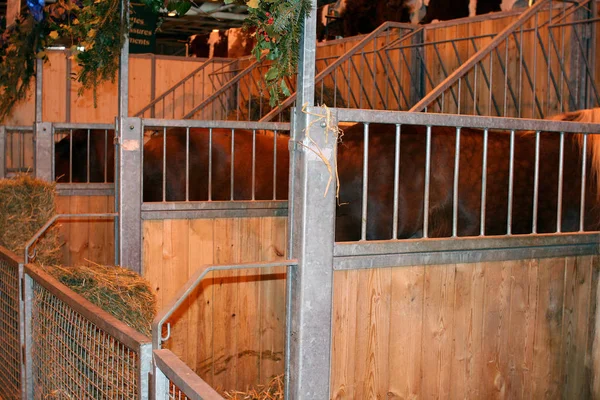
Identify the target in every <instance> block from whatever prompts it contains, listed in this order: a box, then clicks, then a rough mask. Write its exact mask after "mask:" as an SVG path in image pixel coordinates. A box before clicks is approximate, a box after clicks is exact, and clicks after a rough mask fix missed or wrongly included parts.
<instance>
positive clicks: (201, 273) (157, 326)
mask: <svg viewBox="0 0 600 400" xmlns="http://www.w3.org/2000/svg"><path fill="white" fill-rule="evenodd" d="M297 265H298V260H296V259H289V260H283V261H272V262H255V263H241V264H228V265H215V264H213V265H210V264H208V265H205V266H206V267H207V268H206V269H204V268H198V270H197V271H196V273H194V275H192V276H191V277H190V279H188V281H187V282H186V283H185V285H183V287H182V288H181V289H180V290H179V292H178V293H177V295H176V296H175V297H174V298H173V300H172V301H171V302H170V303H169V304H167V305H166V306H165V307H163V309H162V310H161V311H160V312H159V313H158V314H157V315H156V318H154V321H152V348H153V349H154V350H157V349H160V348H161V345H162V342H164V341H165V340H167V339H169V336H170V335H171V325H170V324H167V336H166V337H163V336H162V328H163V325H164V324H165V322H166V321H167V319H168V318H169V317H170V316H171V315H173V313H174V312H175V311H176V310H177V309H178V308H179V306H180V305H181V304H182V303H183V302H184V301H185V300H186V299H187V298H188V297H189V296H190V295H191V294H192V292H193V291H194V289H196V287H198V285H199V284H200V282H202V280H203V279H204V278H205V277H206V275H208V274H209V273H210V272H214V271H231V270H236V269H257V268H261V269H262V268H271V267H282V266H288V267H295V266H297ZM289 307H290V304H287V305H286V309H287V310H288V311H289ZM286 312H287V311H286ZM288 328H289V327H288Z"/></svg>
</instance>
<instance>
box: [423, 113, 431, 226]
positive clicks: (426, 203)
mask: <svg viewBox="0 0 600 400" xmlns="http://www.w3.org/2000/svg"><path fill="white" fill-rule="evenodd" d="M430 181H431V125H427V142H426V144H425V188H424V196H423V238H427V237H429V184H430Z"/></svg>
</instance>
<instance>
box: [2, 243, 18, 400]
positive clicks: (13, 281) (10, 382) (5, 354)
mask: <svg viewBox="0 0 600 400" xmlns="http://www.w3.org/2000/svg"><path fill="white" fill-rule="evenodd" d="M19 292H20V290H19V263H18V261H17V260H15V259H14V258H13V257H11V256H9V255H7V254H5V253H4V251H3V250H2V249H1V248H0V398H5V399H9V398H10V399H11V398H19V397H20V396H21V382H22V380H21V344H20V340H21V339H20V335H21V329H20V324H21V322H20V321H21V315H20V308H19Z"/></svg>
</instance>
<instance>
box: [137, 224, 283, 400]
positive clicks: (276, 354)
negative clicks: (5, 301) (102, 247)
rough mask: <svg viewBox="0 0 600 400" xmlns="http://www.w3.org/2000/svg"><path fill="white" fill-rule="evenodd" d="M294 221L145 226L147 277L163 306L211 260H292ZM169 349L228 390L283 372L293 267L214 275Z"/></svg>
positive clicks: (178, 321) (184, 314) (181, 319)
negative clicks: (289, 237)
mask: <svg viewBox="0 0 600 400" xmlns="http://www.w3.org/2000/svg"><path fill="white" fill-rule="evenodd" d="M286 222H287V220H286V218H284V217H269V218H237V219H236V218H215V219H195V220H187V219H178V220H152V221H144V223H143V237H144V239H143V241H144V245H143V246H144V248H143V271H144V272H143V275H144V277H145V278H146V279H148V280H149V281H150V282H151V284H152V285H153V288H154V289H155V291H156V295H157V296H158V305H159V309H161V308H162V307H163V306H164V305H165V304H166V303H167V302H168V301H170V300H171V299H172V298H173V297H174V296H175V294H176V293H177V291H178V290H179V289H180V288H181V287H182V285H184V284H185V283H186V281H187V280H188V278H189V277H190V276H191V275H192V274H193V273H195V272H196V271H197V270H198V269H199V268H201V267H202V266H204V265H206V264H212V263H215V264H226V263H239V262H253V261H272V260H277V259H285V248H286V234H285V231H286ZM171 324H172V328H171V339H169V340H168V341H167V342H166V343H165V346H166V347H168V348H170V349H171V350H172V351H173V352H174V353H175V354H177V355H178V356H179V357H181V358H182V359H183V360H184V361H185V362H186V364H187V365H189V366H190V367H191V368H192V369H194V370H195V371H196V372H197V373H198V374H199V375H200V376H201V377H202V378H203V379H204V380H206V381H207V382H208V383H209V384H211V385H212V386H213V387H215V388H219V389H220V390H245V389H246V388H247V387H248V386H249V385H255V384H258V383H267V382H268V381H269V378H271V377H272V376H274V375H279V374H282V373H283V368H284V364H283V349H284V326H285V268H283V267H278V268H271V269H269V270H263V271H258V270H245V271H231V272H219V273H214V274H213V275H212V277H209V279H207V280H205V282H204V283H203V284H202V285H201V286H200V288H199V290H196V291H195V292H194V293H193V295H192V296H191V300H190V301H189V302H187V303H186V304H185V307H184V308H182V310H181V312H178V313H177V314H176V315H175V316H174V317H173V318H172V320H171Z"/></svg>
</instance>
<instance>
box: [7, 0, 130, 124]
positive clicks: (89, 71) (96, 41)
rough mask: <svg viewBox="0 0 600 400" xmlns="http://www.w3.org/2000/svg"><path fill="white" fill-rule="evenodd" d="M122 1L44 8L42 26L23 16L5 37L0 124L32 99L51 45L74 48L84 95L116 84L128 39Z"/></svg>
mask: <svg viewBox="0 0 600 400" xmlns="http://www.w3.org/2000/svg"><path fill="white" fill-rule="evenodd" d="M119 7H120V1H119V0H83V1H79V0H59V1H58V2H57V3H55V4H52V5H50V6H47V7H45V8H44V18H43V19H42V20H41V21H39V22H37V21H35V20H34V19H33V17H32V16H31V15H30V14H26V15H25V16H22V17H20V18H19V19H18V20H17V21H16V23H15V24H14V25H12V26H11V27H9V28H8V29H7V28H3V32H2V35H1V36H0V120H3V119H4V118H6V117H7V116H8V115H9V114H10V112H11V111H12V109H13V107H14V106H15V104H17V103H18V102H20V101H22V100H24V99H25V98H26V97H27V95H28V90H29V87H30V84H31V78H32V77H33V76H34V75H35V61H36V58H41V59H43V60H47V59H48V58H47V56H46V54H45V52H44V51H43V50H44V48H46V47H47V46H54V45H65V46H67V47H69V46H70V48H71V50H72V51H73V55H74V59H75V61H76V62H77V64H78V65H79V66H80V67H81V68H80V70H79V73H78V74H77V75H76V76H74V78H75V79H77V81H79V82H80V83H81V85H82V88H81V89H80V92H79V94H82V92H83V91H84V90H86V89H92V90H93V93H94V103H95V102H96V89H97V87H98V85H99V84H101V83H102V82H103V81H106V80H111V81H114V79H115V76H116V73H117V71H118V69H119V56H120V51H121V47H122V45H123V39H124V29H122V27H121V17H120V12H119Z"/></svg>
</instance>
